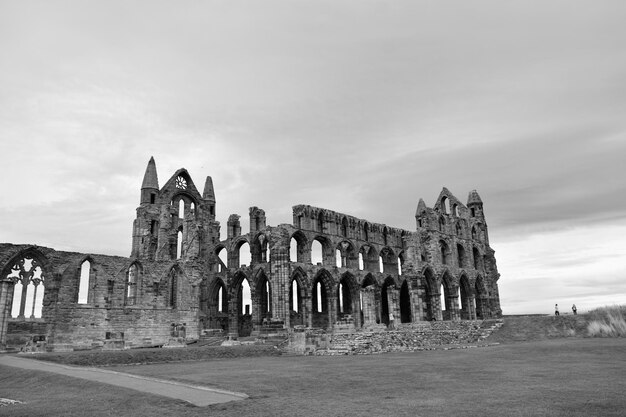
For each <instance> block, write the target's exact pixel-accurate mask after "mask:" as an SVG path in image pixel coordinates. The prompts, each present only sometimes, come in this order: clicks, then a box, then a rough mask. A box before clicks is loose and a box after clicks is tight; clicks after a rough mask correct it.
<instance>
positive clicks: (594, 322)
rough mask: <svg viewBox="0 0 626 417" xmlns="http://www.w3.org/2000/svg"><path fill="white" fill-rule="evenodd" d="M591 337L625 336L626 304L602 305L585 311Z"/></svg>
mask: <svg viewBox="0 0 626 417" xmlns="http://www.w3.org/2000/svg"><path fill="white" fill-rule="evenodd" d="M587 315H588V317H589V325H588V326H587V331H588V332H589V335H590V336H593V337H626V306H612V307H602V308H597V309H595V310H592V311H590V312H589V313H587Z"/></svg>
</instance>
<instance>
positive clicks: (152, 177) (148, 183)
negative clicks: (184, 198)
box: [140, 157, 159, 204]
mask: <svg viewBox="0 0 626 417" xmlns="http://www.w3.org/2000/svg"><path fill="white" fill-rule="evenodd" d="M158 192H159V178H158V177H157V170H156V163H155V162H154V157H150V161H148V166H147V167H146V173H145V174H144V176H143V182H142V183H141V201H140V204H154V203H155V201H156V196H157V194H158Z"/></svg>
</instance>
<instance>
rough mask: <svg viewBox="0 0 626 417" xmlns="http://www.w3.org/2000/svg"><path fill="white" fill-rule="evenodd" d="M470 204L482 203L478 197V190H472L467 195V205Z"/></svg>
mask: <svg viewBox="0 0 626 417" xmlns="http://www.w3.org/2000/svg"><path fill="white" fill-rule="evenodd" d="M470 204H483V200H481V199H480V196H479V195H478V192H477V191H476V190H472V191H470V193H469V196H468V197H467V205H468V206H469V205H470Z"/></svg>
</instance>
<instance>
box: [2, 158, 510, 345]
mask: <svg viewBox="0 0 626 417" xmlns="http://www.w3.org/2000/svg"><path fill="white" fill-rule="evenodd" d="M216 210H217V200H216V195H215V192H214V187H213V183H212V180H211V177H207V179H206V181H205V183H204V188H203V189H202V191H200V189H198V187H197V185H196V184H195V183H194V181H193V180H192V178H191V177H190V175H189V173H188V172H187V171H186V170H185V169H180V170H178V171H177V172H175V173H174V175H172V176H171V177H170V178H169V179H168V180H167V182H165V184H164V185H163V186H162V187H159V182H158V178H157V170H156V165H155V162H154V159H150V162H149V163H148V167H147V169H146V172H145V177H144V180H143V183H142V185H141V192H140V204H139V207H138V208H137V217H136V219H135V221H134V224H133V236H132V239H133V240H132V253H131V255H130V257H129V258H123V257H117V256H106V255H97V254H82V253H71V252H62V251H56V250H54V249H50V248H46V247H39V246H33V245H19V244H9V243H4V244H0V268H1V269H0V273H1V275H0V350H2V349H6V348H8V347H10V346H18V345H20V344H23V343H25V342H26V341H28V340H31V341H32V340H33V339H34V340H40V341H45V344H46V345H47V349H48V350H69V349H91V348H99V347H107V346H109V347H114V346H117V347H118V348H128V347H141V346H158V345H164V344H167V343H168V342H169V341H171V340H172V338H179V340H180V338H183V339H184V340H186V341H190V340H194V339H197V338H199V337H200V336H201V335H202V334H203V333H206V331H211V330H212V329H221V330H222V331H223V334H224V335H228V336H232V337H243V336H248V335H252V336H254V335H257V334H259V333H260V332H262V331H263V329H264V327H266V326H274V327H276V326H279V327H281V328H284V329H287V330H289V329H294V328H295V329H302V328H314V329H326V330H327V331H329V332H331V331H332V329H333V326H334V325H335V324H336V323H343V324H344V325H345V324H346V323H348V324H350V325H353V326H354V327H355V328H356V329H360V328H363V327H371V326H382V325H384V324H386V323H387V322H388V320H389V315H390V313H393V315H394V317H395V319H396V320H395V321H396V323H397V324H399V325H402V324H401V323H410V322H419V321H431V320H438V321H441V320H452V321H457V320H474V319H483V318H490V317H498V316H500V315H501V309H500V302H499V295H498V285H497V281H498V278H499V274H498V270H497V267H496V260H495V257H494V251H493V250H492V249H491V247H490V246H489V237H488V233H487V223H486V222H485V216H484V212H483V202H482V201H481V199H480V197H479V195H478V193H477V192H476V191H471V192H470V193H469V197H468V200H467V204H463V203H461V201H459V200H458V199H457V198H456V197H455V196H454V195H452V193H450V191H448V190H447V189H446V188H443V190H442V191H441V193H440V195H439V197H438V198H437V201H436V202H435V204H434V206H433V207H427V206H426V204H425V203H424V201H423V200H421V199H420V200H419V203H418V204H417V211H416V213H415V221H416V227H415V229H414V230H403V229H399V228H395V227H391V226H387V225H384V224H380V223H373V222H370V221H367V220H364V219H359V218H356V217H352V216H349V215H347V214H342V213H338V212H335V211H331V210H327V209H323V208H318V207H311V206H308V205H297V206H294V207H293V223H292V224H280V225H277V226H270V225H268V224H266V218H265V212H264V211H263V210H262V209H260V208H258V207H251V208H250V211H249V216H250V230H249V231H248V232H247V233H244V231H242V229H241V225H240V221H239V219H240V217H239V216H238V215H236V214H233V215H231V216H230V217H229V219H228V222H227V224H226V232H225V236H223V235H222V234H221V230H220V224H219V223H218V222H217V221H216V220H215V213H216ZM248 253H249V255H248ZM244 257H245V258H248V259H250V260H249V262H248V263H249V264H245V265H244V264H243V261H242V260H241V259H242V258H244ZM248 288H249V296H248V295H247V291H248Z"/></svg>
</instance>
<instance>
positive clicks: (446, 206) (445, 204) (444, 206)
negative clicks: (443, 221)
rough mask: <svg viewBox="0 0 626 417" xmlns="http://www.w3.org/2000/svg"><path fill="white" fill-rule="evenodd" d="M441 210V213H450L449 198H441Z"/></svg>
mask: <svg viewBox="0 0 626 417" xmlns="http://www.w3.org/2000/svg"><path fill="white" fill-rule="evenodd" d="M441 211H443V214H448V213H450V200H448V198H447V197H442V198H441Z"/></svg>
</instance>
